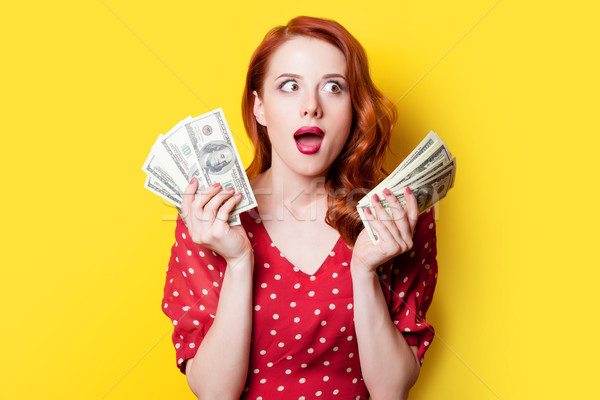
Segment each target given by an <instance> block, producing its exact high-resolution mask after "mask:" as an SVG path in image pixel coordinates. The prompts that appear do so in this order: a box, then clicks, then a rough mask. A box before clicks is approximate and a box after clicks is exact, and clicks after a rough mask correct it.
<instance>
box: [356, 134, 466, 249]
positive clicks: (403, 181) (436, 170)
mask: <svg viewBox="0 0 600 400" xmlns="http://www.w3.org/2000/svg"><path fill="white" fill-rule="evenodd" d="M455 175H456V158H453V157H452V154H450V152H449V151H448V147H447V146H446V143H444V142H443V141H442V139H440V137H439V136H438V135H437V133H435V132H433V131H431V132H429V134H428V135H427V136H426V137H425V139H423V140H422V141H421V143H419V145H418V146H417V147H416V148H415V149H414V150H413V151H412V152H411V153H410V154H409V155H408V157H406V159H405V160H404V161H402V163H400V165H398V167H396V169H395V170H394V172H392V173H391V174H390V175H389V176H388V177H387V178H385V179H384V180H383V181H381V182H380V183H379V184H378V185H377V186H376V187H375V188H374V189H373V190H371V191H370V192H369V193H368V194H367V195H366V196H365V197H363V198H362V199H361V200H360V201H359V202H358V205H357V207H356V208H357V210H358V214H359V215H360V218H361V219H362V221H363V224H364V225H365V229H366V230H367V233H368V234H369V237H370V238H371V240H372V241H373V243H377V242H378V241H379V238H378V236H377V233H376V232H375V231H374V230H373V228H371V225H370V224H369V221H368V220H367V219H366V218H365V209H367V208H371V207H372V204H371V200H370V199H371V197H372V196H373V195H374V194H377V196H378V197H379V199H380V201H381V203H382V205H383V206H384V208H386V209H388V212H389V213H390V215H391V212H390V211H389V206H388V204H387V201H386V200H385V197H384V195H383V189H385V188H388V189H389V190H390V191H391V192H392V193H393V194H394V195H395V196H396V197H397V198H398V200H399V201H400V203H401V204H402V206H403V207H406V201H405V199H404V189H405V188H406V187H407V186H408V187H409V188H410V190H411V191H412V192H413V194H414V195H415V197H416V199H417V204H418V205H419V214H420V213H422V212H424V211H426V210H428V209H429V208H430V207H432V206H433V205H434V204H435V203H437V202H438V201H440V200H441V199H443V198H444V197H445V196H446V194H447V193H448V191H449V190H450V189H451V188H452V186H454V177H455ZM371 211H373V210H372V209H371Z"/></svg>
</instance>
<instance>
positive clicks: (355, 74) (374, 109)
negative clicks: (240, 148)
mask: <svg viewBox="0 0 600 400" xmlns="http://www.w3.org/2000/svg"><path fill="white" fill-rule="evenodd" d="M298 36H308V37H312V38H317V39H320V40H324V41H326V42H328V43H330V44H332V45H334V46H336V47H337V48H339V49H340V50H341V51H342V53H343V54H344V56H345V58H346V67H347V71H348V76H347V78H348V86H349V91H350V98H351V99H352V115H353V119H352V126H351V128H350V135H349V136H348V140H347V141H346V144H345V145H344V148H343V149H342V151H341V153H340V155H339V156H338V157H337V159H336V160H335V161H334V162H333V163H332V165H331V167H330V169H329V171H328V173H327V177H326V181H325V188H326V190H327V193H328V211H327V215H326V218H325V221H326V223H327V224H329V225H330V226H332V227H333V228H335V229H336V230H337V231H338V232H339V233H340V235H341V236H342V238H343V239H344V241H345V242H346V243H348V244H354V242H355V241H356V238H357V236H358V234H359V233H360V231H361V229H362V222H361V220H360V217H359V216H358V212H357V211H356V203H357V202H358V200H360V199H361V198H362V197H363V196H364V194H365V193H366V192H367V191H368V190H370V188H373V187H374V186H375V185H376V184H377V183H378V182H379V181H380V180H381V179H383V177H384V176H385V171H384V169H383V163H384V158H385V153H386V150H387V148H388V145H389V141H390V136H391V133H392V129H393V127H394V125H395V123H396V119H397V117H398V114H397V111H396V108H395V107H394V105H393V104H392V102H391V101H390V100H389V99H388V98H387V97H385V96H384V95H383V94H382V93H381V92H379V90H377V88H376V87H375V85H374V84H373V81H372V80H371V76H370V75H369V65H368V62H367V55H366V53H365V50H364V49H363V47H362V46H361V44H360V43H359V42H358V41H357V40H356V39H355V38H354V36H352V35H351V34H350V33H349V32H348V31H347V30H346V29H345V28H344V27H343V26H342V25H340V24H338V23H337V22H335V21H331V20H327V19H321V18H314V17H305V16H301V17H296V18H294V19H292V20H291V21H290V22H288V24H287V25H285V26H278V27H275V28H273V29H271V30H270V31H269V32H268V33H267V34H266V35H265V38H264V39H263V41H262V42H261V43H260V45H259V46H258V47H257V48H256V50H255V51H254V54H253V55H252V58H251V59H250V65H249V67H248V74H247V76H246V86H245V88H244V94H243V97H242V117H243V119H244V126H245V128H246V132H247V133H248V136H249V137H250V139H251V140H252V143H253V144H254V149H255V154H254V160H253V161H252V163H251V164H250V166H249V167H248V169H247V171H246V172H247V173H248V175H249V177H250V178H253V177H255V176H256V175H258V174H260V173H262V172H264V171H266V170H267V169H268V168H269V167H270V166H271V142H270V141H269V137H268V135H267V129H266V128H265V127H264V126H262V125H260V124H259V123H257V122H256V119H255V117H254V112H253V107H254V95H253V93H252V92H253V91H254V90H256V92H257V93H258V96H259V97H262V94H263V83H264V78H265V74H266V72H267V67H268V62H269V58H270V56H271V55H272V54H273V53H274V52H275V51H276V50H277V48H278V47H279V46H281V45H282V44H283V43H285V42H286V41H287V40H290V39H292V38H294V37H298Z"/></svg>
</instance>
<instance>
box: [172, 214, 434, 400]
mask: <svg viewBox="0 0 600 400" xmlns="http://www.w3.org/2000/svg"><path fill="white" fill-rule="evenodd" d="M241 221H242V224H243V226H244V228H245V230H246V232H247V233H248V237H249V239H250V242H251V244H252V245H253V247H254V257H255V264H254V282H253V284H254V287H253V290H254V297H253V303H254V307H253V325H252V343H251V350H250V360H249V362H250V363H249V370H248V376H247V380H246V384H245V387H244V390H243V392H242V396H241V399H251V400H261V399H263V400H267V399H279V398H285V399H305V400H308V399H317V398H321V399H336V398H339V399H345V400H346V399H364V400H367V399H368V398H369V392H368V390H367V387H366V385H365V383H364V381H363V379H362V376H361V369H360V359H359V355H358V344H357V341H356V333H355V330H354V321H353V316H354V314H353V313H354V310H353V296H352V281H351V275H350V259H351V257H352V251H351V250H350V248H349V247H348V246H347V245H346V243H345V242H344V241H343V240H342V239H341V238H340V239H339V240H338V242H337V243H336V244H335V246H334V247H333V248H332V249H331V251H330V253H329V256H328V257H327V259H326V260H325V261H324V262H323V264H322V265H321V266H320V268H319V269H318V270H317V272H316V273H314V274H313V275H308V274H306V273H304V272H302V271H300V270H299V269H298V268H297V267H295V266H294V265H293V264H291V263H290V262H289V261H288V260H287V259H286V258H285V255H284V254H282V253H281V252H280V251H279V249H277V246H276V245H275V244H274V243H273V241H272V240H271V238H270V237H269V234H268V233H267V231H266V229H265V227H264V226H263V224H262V221H261V220H260V217H259V216H258V214H257V213H256V210H251V211H249V212H246V213H244V214H242V215H241ZM175 235H176V242H175V245H174V246H173V248H172V251H171V260H170V262H169V268H168V269H167V280H166V285H165V290H164V298H163V304H162V307H163V312H164V313H165V314H166V315H167V316H168V317H169V318H171V320H172V322H173V326H174V331H173V344H174V345H175V349H176V359H177V366H178V367H179V368H180V370H181V371H182V372H184V373H185V362H186V360H187V359H189V358H192V357H193V356H194V355H195V354H196V351H197V349H198V346H200V344H201V342H202V339H203V338H204V336H205V335H206V333H207V332H208V330H209V328H210V327H211V325H212V323H213V321H214V318H215V313H216V309H217V303H218V299H219V293H220V288H221V284H222V281H223V276H224V272H225V268H226V263H225V261H224V260H223V258H222V257H220V256H218V255H217V254H216V253H214V252H212V251H210V250H207V249H206V248H204V247H202V246H199V245H197V244H195V243H193V242H192V241H191V239H190V237H189V235H188V231H187V228H186V226H185V225H184V224H183V222H182V221H181V219H178V221H177V227H176V232H175ZM413 239H414V246H413V249H412V250H411V251H410V252H407V253H405V254H402V255H400V256H398V257H396V258H395V259H394V260H392V261H390V262H388V263H386V264H384V265H382V266H380V267H379V268H378V270H377V273H378V275H379V278H380V282H381V287H382V291H383V293H384V296H385V299H386V301H387V304H388V308H389V310H390V318H391V319H392V321H393V322H394V324H395V325H396V326H397V327H398V329H399V330H400V331H401V332H402V334H403V335H404V337H405V339H406V340H407V342H408V344H410V345H415V346H418V358H419V360H420V361H421V362H423V356H424V354H425V351H426V350H427V348H428V346H429V345H430V343H431V341H432V340H433V337H434V329H433V327H432V326H431V325H430V324H428V323H427V322H425V313H426V311H427V309H428V308H429V305H430V304H431V300H432V296H433V292H434V289H435V284H436V281H437V262H436V243H435V223H434V220H433V213H432V212H427V213H424V214H422V215H421V216H420V217H419V221H418V222H417V228H416V230H415V236H414V238H413Z"/></svg>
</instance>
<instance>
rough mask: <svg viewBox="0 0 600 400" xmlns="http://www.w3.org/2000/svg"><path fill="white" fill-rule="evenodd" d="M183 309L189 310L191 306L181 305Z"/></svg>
mask: <svg viewBox="0 0 600 400" xmlns="http://www.w3.org/2000/svg"><path fill="white" fill-rule="evenodd" d="M181 309H182V310H183V311H188V310H189V309H190V306H183V307H181Z"/></svg>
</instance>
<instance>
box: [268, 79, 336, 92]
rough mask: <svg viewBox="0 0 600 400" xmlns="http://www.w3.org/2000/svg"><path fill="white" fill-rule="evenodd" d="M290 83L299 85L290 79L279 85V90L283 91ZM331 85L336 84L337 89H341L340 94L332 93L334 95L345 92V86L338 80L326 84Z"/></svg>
mask: <svg viewBox="0 0 600 400" xmlns="http://www.w3.org/2000/svg"><path fill="white" fill-rule="evenodd" d="M289 82H294V83H295V84H296V85H297V84H298V82H296V81H295V80H294V79H288V80H287V81H284V82H282V83H281V84H280V85H279V89H280V90H281V89H283V87H284V86H285V85H286V84H287V83H289ZM330 83H334V84H336V85H337V87H339V88H340V90H339V92H335V93H333V92H331V93H333V94H336V93H340V92H343V91H344V90H345V88H344V85H342V84H341V83H340V82H338V81H336V80H331V81H327V83H325V85H328V84H330Z"/></svg>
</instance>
